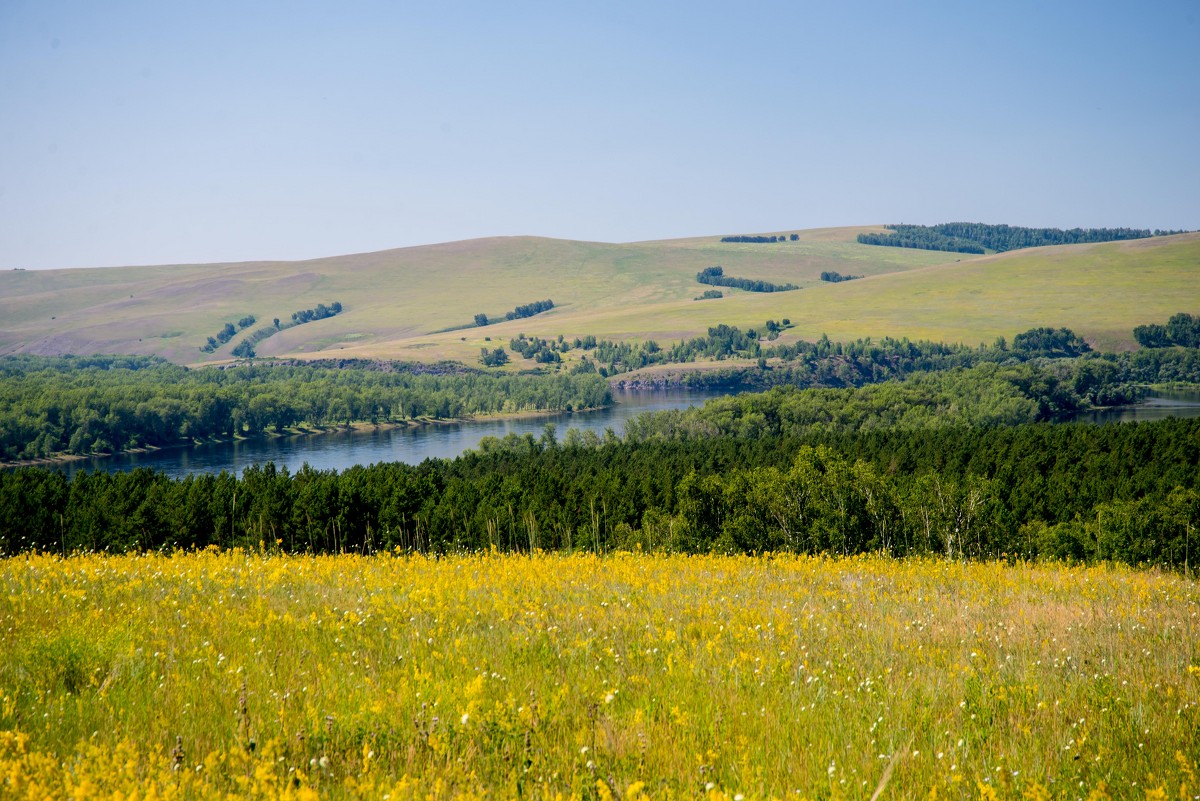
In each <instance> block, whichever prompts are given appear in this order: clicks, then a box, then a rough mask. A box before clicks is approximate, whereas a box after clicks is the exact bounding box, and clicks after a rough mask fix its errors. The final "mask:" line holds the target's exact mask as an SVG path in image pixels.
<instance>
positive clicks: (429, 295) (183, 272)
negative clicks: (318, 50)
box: [0, 228, 1200, 363]
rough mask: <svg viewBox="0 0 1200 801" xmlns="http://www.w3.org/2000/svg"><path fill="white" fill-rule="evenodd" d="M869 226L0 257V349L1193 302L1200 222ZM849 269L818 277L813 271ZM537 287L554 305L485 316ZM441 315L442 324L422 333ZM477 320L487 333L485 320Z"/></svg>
mask: <svg viewBox="0 0 1200 801" xmlns="http://www.w3.org/2000/svg"><path fill="white" fill-rule="evenodd" d="M864 230H874V229H871V228H840V229H820V230H812V231H805V232H803V233H802V234H801V237H800V240H799V241H798V242H786V243H780V244H772V245H763V244H729V243H721V242H719V241H718V239H719V237H717V236H713V237H705V238H696V239H683V240H669V241H659V242H639V243H631V244H604V243H593V242H572V241H564V240H551V239H539V238H531V237H509V238H493V239H479V240H470V241H465V242H452V243H446V244H440V245H430V246H422V247H413V248H404V249H399V250H390V251H382V252H378V253H366V254H358V255H351V256H341V257H333V258H325V259H315V260H311V261H302V262H251V263H241V264H213V265H176V266H163V267H117V268H105V269H88V270H53V271H11V272H5V273H0V321H2V322H0V353H7V352H35V353H45V354H56V353H93V352H121V353H155V354H160V355H163V356H166V357H167V358H170V359H172V360H174V361H177V362H183V363H197V362H202V361H219V360H224V359H228V358H229V357H230V353H229V352H230V350H231V349H232V347H233V345H234V344H236V343H237V342H238V341H240V340H241V339H242V336H243V335H238V336H236V337H234V339H233V340H231V341H230V342H229V343H227V344H226V345H224V346H223V347H221V348H220V349H218V350H217V351H216V352H214V353H212V354H203V353H201V352H200V351H199V347H200V346H201V345H202V344H204V342H205V340H206V338H207V337H209V336H212V335H214V334H216V333H217V331H218V330H220V328H221V326H222V325H223V324H224V323H225V322H227V321H228V322H234V321H236V320H238V319H239V318H241V317H243V316H245V315H247V314H253V315H255V316H256V317H257V318H258V321H259V322H258V325H263V324H266V323H269V322H270V321H271V320H272V318H274V317H279V318H281V319H283V320H287V319H288V318H290V316H291V313H292V312H293V311H297V310H299V309H305V308H310V307H313V306H315V305H316V304H317V303H322V302H324V303H329V302H331V301H334V300H337V301H340V302H341V303H342V304H343V305H344V307H345V312H344V313H343V314H342V315H340V316H338V317H335V318H329V319H326V320H321V321H317V322H314V323H309V324H307V325H303V326H298V327H296V328H292V329H289V330H286V331H283V332H281V333H279V334H276V335H275V336H273V337H271V338H270V339H268V340H266V341H264V342H262V343H260V345H259V346H258V353H259V355H261V356H297V355H298V356H306V357H307V356H346V357H351V356H353V357H385V358H400V359H420V360H434V359H440V358H454V359H462V360H465V361H473V360H474V359H475V357H476V356H477V355H478V353H479V348H480V347H481V346H484V345H489V344H491V345H493V346H494V344H496V342H497V341H499V342H504V343H506V342H507V340H508V339H509V338H510V337H511V336H513V335H514V334H516V333H517V332H520V331H524V332H526V333H530V334H537V335H540V336H557V335H558V334H564V335H566V336H568V337H574V336H580V335H585V334H594V335H597V336H600V337H609V338H632V339H644V338H655V339H659V340H661V341H670V340H674V339H679V338H681V337H686V336H692V335H695V334H698V333H702V332H703V331H704V330H705V329H706V328H707V327H708V326H710V325H713V324H716V323H718V322H727V323H731V324H736V325H741V326H748V325H757V324H761V323H762V321H763V320H765V319H767V318H776V319H778V318H782V317H790V318H791V319H792V321H793V322H795V323H796V324H797V326H796V328H794V329H792V331H791V332H790V334H791V335H792V336H793V337H801V338H805V339H813V338H816V337H818V336H819V335H820V334H821V333H822V332H828V333H829V335H830V336H831V337H834V338H839V339H845V338H854V337H858V336H867V335H870V336H881V335H885V334H890V335H895V336H909V337H925V338H932V339H940V340H948V341H964V342H968V343H972V344H974V343H977V342H980V341H989V342H990V341H991V340H993V339H994V338H995V337H996V336H1001V335H1003V336H1011V335H1012V334H1014V333H1017V332H1019V331H1022V330H1025V329H1027V328H1030V327H1032V326H1036V325H1054V326H1060V325H1066V326H1069V327H1071V328H1074V329H1076V330H1077V331H1079V332H1080V333H1082V334H1084V335H1085V336H1086V337H1088V338H1089V339H1091V340H1092V341H1094V342H1095V343H1097V344H1100V345H1103V346H1105V347H1123V346H1129V345H1131V341H1130V339H1131V337H1130V333H1129V332H1130V330H1131V329H1132V327H1133V326H1134V325H1137V324H1139V323H1145V322H1151V321H1157V320H1165V319H1166V317H1168V316H1169V315H1170V314H1172V313H1174V312H1177V311H1192V312H1196V311H1200V304H1198V303H1197V297H1198V296H1197V293H1196V292H1195V279H1196V272H1197V270H1196V266H1197V265H1198V264H1200V235H1196V234H1188V235H1181V236H1174V237H1163V238H1156V239H1151V240H1140V241H1135V242H1122V243H1108V244H1103V245H1082V246H1068V247H1059V248H1041V249H1035V250H1025V251H1018V252H1012V253H1007V254H1003V255H999V256H983V257H964V256H962V255H961V254H951V253H941V252H930V251H919V250H904V249H899V248H885V247H874V246H869V245H860V244H858V243H856V242H855V241H854V238H855V235H856V234H857V233H858V232H860V231H864ZM714 264H720V265H722V266H724V268H725V272H726V273H727V274H729V275H734V276H742V277H749V278H754V279H763V280H767V281H773V282H776V283H784V282H791V283H795V284H798V285H800V286H801V287H802V289H801V290H799V291H796V292H787V293H777V294H766V295H764V294H755V293H747V292H743V291H740V290H734V289H725V290H723V291H724V292H725V294H726V297H725V298H722V299H720V300H710V301H703V302H696V301H694V300H693V298H694V297H696V296H697V295H699V294H700V292H701V291H702V290H703V289H705V288H707V287H703V286H701V285H700V284H697V283H696V281H695V279H694V277H695V273H696V272H697V271H698V270H700V269H702V268H704V267H707V266H711V265H714ZM825 270H833V271H837V272H840V273H843V274H854V275H862V276H865V278H864V280H861V281H851V282H847V283H841V284H827V283H824V282H821V281H820V280H819V275H820V273H821V272H822V271H825ZM542 298H552V299H553V300H554V302H555V304H556V308H555V309H554V310H552V311H551V312H548V313H545V314H542V315H538V316H537V317H534V318H529V319H525V320H518V321H514V322H509V323H501V324H497V325H493V326H488V327H487V328H466V329H463V330H453V331H445V329H448V328H453V327H456V326H469V325H470V324H471V321H472V319H473V317H474V315H475V314H476V313H478V312H483V313H485V314H488V315H489V316H492V317H496V316H502V315H503V314H504V313H505V312H506V311H508V310H510V309H512V308H514V307H515V306H518V305H520V304H524V303H528V302H530V301H533V300H539V299H542ZM438 331H442V332H443V333H434V332H438ZM487 336H490V337H492V338H493V342H492V343H488V342H487V341H485V337H487Z"/></svg>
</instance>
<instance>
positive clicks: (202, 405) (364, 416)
mask: <svg viewBox="0 0 1200 801" xmlns="http://www.w3.org/2000/svg"><path fill="white" fill-rule="evenodd" d="M0 377H2V379H3V380H0V459H3V460H18V459H36V458H41V457H47V456H53V455H55V454H62V453H67V454H87V453H95V452H100V453H107V452H112V451H118V450H124V449H128V448H137V447H143V446H147V445H151V446H168V445H178V444H183V443H190V442H192V441H193V440H196V439H201V440H203V439H208V438H223V437H231V436H241V435H254V434H259V433H262V432H264V431H267V430H271V429H273V430H276V431H281V430H284V429H286V428H288V427H291V426H295V425H300V424H310V425H317V426H325V425H338V424H349V423H352V422H356V421H364V422H371V423H383V422H401V421H405V420H412V419H416V418H421V417H440V418H446V417H464V416H468V415H472V414H483V413H497V412H516V411H526V410H550V411H555V410H566V409H571V408H594V407H598V406H604V405H606V404H607V403H608V402H609V398H610V397H611V396H610V393H609V389H608V387H607V386H606V384H605V383H604V381H603V380H602V379H600V378H599V377H598V376H529V375H524V376H517V375H503V374H502V375H496V374H490V373H484V372H482V371H478V370H466V369H463V368H460V370H459V371H458V372H454V373H447V374H441V375H438V374H429V373H426V372H423V371H421V370H408V369H405V368H404V366H403V365H397V366H396V367H395V369H394V370H393V371H391V372H385V371H382V370H376V369H347V368H341V369H337V368H332V367H314V366H308V365H255V366H242V367H237V368H232V369H226V370H219V369H214V368H204V369H197V370H188V369H187V368H184V367H179V366H176V365H173V364H170V363H168V362H164V361H162V360H158V359H151V358H133V357H130V358H125V357H93V358H76V357H59V358H39V357H32V356H21V357H6V358H4V359H0Z"/></svg>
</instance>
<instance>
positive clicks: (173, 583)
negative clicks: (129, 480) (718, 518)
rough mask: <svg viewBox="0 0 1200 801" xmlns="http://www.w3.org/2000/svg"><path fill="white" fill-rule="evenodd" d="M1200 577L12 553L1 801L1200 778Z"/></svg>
mask: <svg viewBox="0 0 1200 801" xmlns="http://www.w3.org/2000/svg"><path fill="white" fill-rule="evenodd" d="M1198 612H1200V588H1198V587H1197V585H1196V584H1195V583H1194V582H1192V581H1188V580H1185V579H1183V578H1181V577H1179V576H1174V575H1163V574H1159V573H1152V572H1138V571H1135V570H1128V569H1113V568H1104V567H1101V568H1089V569H1084V568H1065V567H1041V566H1029V565H1020V564H1019V565H1016V566H1006V565H1000V564H960V563H947V562H939V561H921V560H913V561H903V562H900V561H891V560H884V559H875V558H860V559H843V560H836V559H833V560H831V559H816V558H792V557H777V558H748V557H730V558H725V557H699V558H695V557H694V558H687V557H658V556H615V557H609V558H597V557H594V556H582V555H581V556H538V557H535V558H527V557H500V556H462V557H452V558H446V559H440V560H427V559H423V558H409V557H392V556H377V557H365V558H364V557H354V556H341V557H329V558H303V557H300V558H297V557H271V556H266V557H264V556H260V555H252V554H246V553H240V552H233V553H224V554H216V553H203V554H194V555H177V556H172V557H166V556H140V557H119V558H115V557H112V558H110V557H104V556H83V557H73V558H69V559H59V558H54V557H49V556H37V557H21V558H13V559H9V560H7V561H4V562H2V563H0V796H2V797H5V798H39V799H40V798H67V797H73V798H85V797H93V796H99V797H126V798H134V797H136V798H174V797H182V798H200V797H211V798H217V797H221V798H225V797H248V798H273V797H298V798H314V797H317V796H320V797H335V798H336V797H359V796H362V797H372V798H390V799H393V800H396V801H398V799H404V798H426V797H434V798H440V797H452V796H468V797H482V796H487V797H495V798H507V797H516V796H529V797H535V798H541V797H556V796H559V795H561V796H564V797H586V798H610V797H612V798H625V799H633V798H638V797H643V796H648V797H664V798H666V797H670V798H698V797H705V796H707V797H708V798H709V799H718V798H724V797H728V798H737V799H740V798H743V797H744V798H746V799H753V798H768V797H776V798H784V797H787V798H798V797H805V798H843V797H844V798H868V797H870V796H871V795H872V793H873V792H874V791H875V790H876V788H877V787H879V786H880V785H881V783H883V782H885V781H886V787H885V788H884V791H883V797H888V798H917V797H921V798H924V797H949V798H985V799H986V798H996V797H999V798H1033V799H1039V798H1070V799H1075V798H1079V799H1083V798H1093V799H1098V798H1105V797H1127V798H1172V799H1174V798H1179V799H1188V798H1194V797H1196V796H1197V794H1198V793H1200V780H1198V777H1197V775H1196V771H1197V766H1196V763H1197V759H1198V758H1200V734H1198V733H1197V732H1198V730H1200V708H1198V704H1200V644H1198V643H1197V640H1196V636H1195V635H1196V631H1197V627H1200V619H1197V614H1198Z"/></svg>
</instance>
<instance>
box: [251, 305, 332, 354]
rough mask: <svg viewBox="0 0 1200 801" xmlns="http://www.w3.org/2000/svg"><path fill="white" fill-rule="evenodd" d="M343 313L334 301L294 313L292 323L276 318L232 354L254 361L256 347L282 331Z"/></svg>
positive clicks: (252, 334)
mask: <svg viewBox="0 0 1200 801" xmlns="http://www.w3.org/2000/svg"><path fill="white" fill-rule="evenodd" d="M341 313H342V304H341V303H340V302H339V301H336V300H335V301H333V302H332V303H330V304H329V305H328V306H326V305H325V304H324V303H318V304H317V305H316V306H314V307H313V308H311V309H300V310H299V311H294V312H292V317H291V322H283V323H281V322H280V321H279V318H278V317H276V318H275V319H274V320H273V321H272V322H271V325H267V326H263V327H261V328H258V329H256V330H254V331H251V332H250V334H249V336H247V337H246V338H245V339H243V340H242V341H241V342H239V343H238V344H237V345H235V346H234V348H233V350H232V351H230V353H231V354H232V355H233V356H236V357H237V358H239V359H253V358H254V356H255V350H254V348H255V346H256V345H257V344H258V343H259V342H262V341H263V340H264V339H267V338H269V337H272V336H274V335H275V334H277V333H279V332H280V331H285V330H287V329H289V328H292V327H294V326H297V325H304V324H305V323H311V322H313V321H314V320H324V319H325V318H327V317H336V316H337V315H339V314H341ZM249 319H250V324H251V325H253V323H254V318H253V317H251V318H249Z"/></svg>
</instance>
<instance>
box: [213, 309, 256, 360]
mask: <svg viewBox="0 0 1200 801" xmlns="http://www.w3.org/2000/svg"><path fill="white" fill-rule="evenodd" d="M254 322H255V320H254V315H253V314H247V315H246V316H245V317H243V318H242V319H240V320H238V322H237V327H236V328H234V325H233V323H225V325H223V326H222V327H221V330H220V331H218V332H217V334H216V336H211V337H209V338H208V341H207V342H205V343H204V344H203V345H202V346H200V351H201V352H202V353H212V352H213V351H214V350H216V349H217V348H219V347H221V346H222V345H224V344H225V343H226V342H228V341H229V340H231V339H233V337H234V335H235V334H236V333H237V332H238V331H241V330H243V329H246V328H249V327H250V326H252V325H254Z"/></svg>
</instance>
